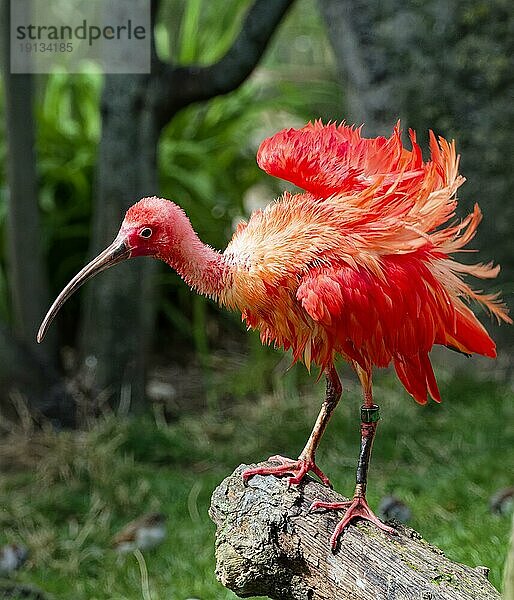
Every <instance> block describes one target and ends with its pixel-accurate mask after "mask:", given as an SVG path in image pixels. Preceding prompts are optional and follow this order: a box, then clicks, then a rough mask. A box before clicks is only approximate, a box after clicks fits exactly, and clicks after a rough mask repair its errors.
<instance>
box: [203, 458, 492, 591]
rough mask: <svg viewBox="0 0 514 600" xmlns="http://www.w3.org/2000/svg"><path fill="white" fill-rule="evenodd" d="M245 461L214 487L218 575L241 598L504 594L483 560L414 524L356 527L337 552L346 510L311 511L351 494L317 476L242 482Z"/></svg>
mask: <svg viewBox="0 0 514 600" xmlns="http://www.w3.org/2000/svg"><path fill="white" fill-rule="evenodd" d="M245 468H246V465H241V466H239V467H238V468H237V469H236V470H235V472H234V473H233V474H232V475H231V476H230V477H228V478H227V479H225V480H224V481H223V482H222V483H221V485H220V486H219V487H218V488H217V489H216V490H215V491H214V494H213V496H212V501H211V509H210V515H211V518H212V520H213V521H214V523H215V524H216V526H217V534H216V560H217V565H216V575H217V577H218V579H219V580H220V581H221V583H223V585H225V586H226V587H228V588H229V589H231V590H232V591H234V592H235V593H236V594H238V595H239V596H241V597H243V598H244V597H250V596H268V597H270V598H274V599H276V600H334V599H335V598H337V600H377V599H378V598H380V599H383V600H415V599H418V598H419V599H421V598H425V599H431V600H477V599H478V598H480V600H499V598H500V596H499V594H498V592H497V591H496V590H495V589H494V588H493V587H492V586H491V585H490V584H489V582H488V581H487V572H488V570H487V569H486V568H485V567H476V568H474V569H473V568H471V567H467V566H464V565H460V564H457V563H454V562H452V561H450V560H448V559H447V558H446V557H445V556H444V554H443V553H442V552H441V550H439V549H438V548H435V547H433V546H431V545H430V544H428V543H427V542H426V541H425V540H423V539H422V537H421V536H420V535H419V534H418V533H417V532H415V531H414V530H412V529H409V528H407V527H404V526H403V525H396V524H395V526H396V528H397V530H398V535H396V536H391V535H388V534H385V533H383V532H380V531H378V530H377V529H376V528H375V527H374V526H373V525H370V524H369V523H363V524H357V526H350V527H349V528H348V529H347V530H346V531H345V532H344V533H343V535H342V537H341V538H340V543H339V547H338V549H337V551H336V552H335V553H332V552H331V550H330V546H329V538H330V535H331V533H332V531H333V530H334V527H335V526H336V524H337V522H338V519H339V518H340V517H341V515H340V514H339V515H338V514H337V513H335V512H334V511H330V512H323V511H319V512H314V513H310V512H309V506H310V505H311V503H312V502H313V501H314V500H324V501H328V502H334V501H336V502H340V501H344V500H346V498H343V497H342V496H340V495H339V494H337V493H336V492H334V491H333V490H330V489H328V488H326V487H324V486H322V485H321V484H319V483H317V482H314V481H313V480H311V479H308V480H307V483H306V484H302V485H300V486H298V487H296V486H295V487H291V488H290V489H288V487H287V482H286V481H285V480H284V479H277V478H275V477H272V476H267V477H262V476H255V477H252V479H250V481H249V482H248V485H247V486H245V485H243V482H242V477H241V474H242V472H243V470H244V469H245Z"/></svg>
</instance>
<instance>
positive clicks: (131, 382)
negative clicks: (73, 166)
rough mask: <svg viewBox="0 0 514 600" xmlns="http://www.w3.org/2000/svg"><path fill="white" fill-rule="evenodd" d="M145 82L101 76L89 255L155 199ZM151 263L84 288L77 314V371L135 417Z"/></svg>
mask: <svg viewBox="0 0 514 600" xmlns="http://www.w3.org/2000/svg"><path fill="white" fill-rule="evenodd" d="M148 79H149V78H148V76H135V75H108V76H107V77H106V81H105V88H104V92H103V97H102V117H103V118H102V138H101V141H100V150H99V156H98V167H97V184H96V194H95V200H94V211H93V212H94V222H93V231H92V244H91V255H92V256H94V255H96V254H98V253H99V252H100V251H101V250H102V249H103V248H105V247H106V246H107V245H108V244H109V243H110V242H112V240H113V239H114V237H115V235H116V233H117V231H118V228H119V226H120V225H121V221H122V219H123V216H124V214H125V211H126V210H127V209H128V208H129V207H130V206H131V205H132V204H134V202H136V201H137V200H139V199H140V198H142V197H144V196H152V195H155V193H156V191H157V189H158V185H157V159H156V149H157V141H158V136H159V130H158V128H157V126H156V123H155V119H154V117H153V113H152V104H151V98H148V97H147V96H148V93H147V86H148ZM153 266H154V265H153V263H152V262H151V261H150V260H148V259H147V260H144V259H140V260H137V261H136V260H134V261H128V262H127V263H124V264H121V265H118V266H117V267H116V268H115V269H110V270H108V271H106V272H105V273H102V274H101V275H100V276H99V277H97V278H95V279H94V280H93V281H92V282H91V283H90V284H89V290H88V292H87V294H86V301H85V307H84V314H83V321H82V323H83V325H82V337H81V356H82V362H83V368H84V369H86V370H88V371H90V370H93V371H94V379H95V387H96V388H97V389H98V390H100V391H107V390H108V391H110V393H111V395H114V396H115V397H118V398H119V395H120V391H121V389H122V388H125V390H126V391H128V392H129V394H130V397H131V399H132V407H133V408H134V409H135V410H136V411H137V410H139V409H141V408H142V407H143V406H144V404H143V403H144V381H145V356H146V354H147V350H148V345H149V342H150V337H151V323H152V321H153V300H152V295H151V292H150V283H149V282H150V278H151V274H152V271H153Z"/></svg>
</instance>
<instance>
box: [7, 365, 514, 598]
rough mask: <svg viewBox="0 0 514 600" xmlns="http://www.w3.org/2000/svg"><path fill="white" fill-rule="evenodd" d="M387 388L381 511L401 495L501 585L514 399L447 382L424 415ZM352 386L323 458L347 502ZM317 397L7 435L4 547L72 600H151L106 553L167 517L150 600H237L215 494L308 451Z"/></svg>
mask: <svg viewBox="0 0 514 600" xmlns="http://www.w3.org/2000/svg"><path fill="white" fill-rule="evenodd" d="M311 379H312V378H311ZM377 379H378V385H377V386H376V398H377V401H378V402H379V403H380V404H381V405H382V421H381V423H380V427H379V433H378V435H377V439H376V444H375V448H374V457H373V461H372V466H371V473H370V485H369V500H370V502H371V504H372V505H374V506H376V505H377V503H378V500H379V498H380V497H381V496H382V495H385V494H389V493H394V494H395V495H396V496H398V497H399V498H401V499H402V500H403V501H404V502H406V503H407V504H408V505H409V506H410V508H411V510H412V513H413V521H412V523H411V525H412V526H413V527H414V528H415V529H417V530H418V531H420V533H421V534H422V535H423V536H424V537H425V538H426V539H427V540H428V541H429V542H431V543H434V544H436V545H438V546H439V547H440V548H441V549H442V550H443V551H444V552H445V553H446V554H447V556H449V557H450V558H451V559H453V560H457V561H462V562H464V563H467V564H469V565H472V566H473V565H483V564H485V565H488V566H490V567H491V581H492V582H493V583H494V584H495V585H496V586H499V585H500V582H501V570H502V565H503V560H504V558H505V554H506V548H507V539H508V532H509V526H510V518H509V516H508V515H504V516H496V515H492V514H491V513H490V512H489V510H488V498H489V497H490V495H491V494H492V493H493V492H495V491H496V490H497V489H499V488H502V487H505V486H507V485H509V484H511V483H512V482H511V476H512V472H513V471H514V464H513V463H512V453H511V451H510V450H511V448H512V445H513V443H514V429H513V426H512V424H513V423H514V413H513V404H512V393H511V391H510V390H509V389H507V388H505V387H501V386H499V385H496V384H494V383H492V382H490V381H477V380H469V379H465V378H456V379H454V380H449V381H446V382H445V383H443V384H442V385H441V391H442V394H443V398H444V401H443V404H442V405H440V406H439V405H435V404H430V405H428V406H426V407H420V406H418V405H416V404H415V403H414V402H412V400H410V399H408V398H407V397H406V394H405V393H404V392H403V391H401V389H400V386H399V384H398V383H397V381H395V379H393V378H392V377H383V376H382V377H378V378H377ZM440 379H443V380H444V379H445V377H444V374H443V376H442V377H440ZM344 383H345V390H346V393H345V396H344V398H343V401H342V404H341V406H340V407H339V409H338V410H337V411H336V414H335V416H334V420H333V422H332V423H331V424H330V426H329V428H328V431H327V433H326V436H325V438H324V440H323V442H322V445H321V448H320V451H319V456H318V460H319V464H320V466H321V467H322V468H323V469H324V470H325V471H326V472H327V473H328V474H329V475H330V477H331V479H332V481H333V483H334V485H335V487H336V489H338V490H341V491H342V492H343V493H346V494H350V493H351V491H352V489H353V485H354V469H355V462H356V458H357V454H358V446H359V442H358V439H359V438H358V436H359V432H358V410H359V408H358V407H359V405H360V397H359V391H358V389H357V384H356V382H355V379H354V378H352V379H351V380H349V381H345V382H344ZM308 389H309V393H308V395H307V396H305V395H300V396H299V395H298V394H290V395H288V394H286V395H283V394H274V395H270V396H265V397H261V398H258V399H255V401H254V402H253V403H251V404H248V403H244V404H243V403H236V404H232V405H231V406H230V407H226V408H224V409H223V411H221V412H219V413H217V414H216V413H213V412H210V411H207V412H204V413H201V414H195V415H188V416H183V417H182V418H181V419H180V420H179V421H177V422H175V423H173V424H170V425H164V424H160V425H158V424H156V423H155V422H154V421H153V420H151V419H149V418H143V419H137V420H136V419H132V420H125V419H123V418H119V417H114V416H113V417H107V418H105V419H103V420H101V421H100V422H98V423H96V424H95V425H94V426H93V428H92V429H91V430H89V431H85V432H77V433H75V434H70V433H65V432H62V433H52V432H50V431H48V432H43V433H39V434H38V433H35V432H33V431H29V432H27V433H25V434H23V433H20V432H18V433H12V434H11V435H7V436H5V437H4V439H3V441H2V442H1V443H0V465H5V466H7V465H8V466H9V471H8V472H5V473H2V478H1V479H0V505H1V506H2V507H3V510H2V512H1V513H0V543H5V542H6V541H19V542H21V543H24V544H26V545H28V547H29V548H30V551H31V557H30V560H29V562H28V564H27V565H26V567H25V568H23V569H22V570H21V571H19V572H18V573H17V574H16V576H15V578H16V580H19V581H23V582H31V583H33V584H37V585H40V586H41V587H42V588H44V589H46V590H47V591H49V592H52V593H54V594H55V595H56V597H58V598H61V599H62V600H66V599H68V598H70V599H71V598H73V599H74V600H82V599H83V600H86V599H88V600H90V599H92V598H95V599H98V600H101V599H104V598H105V599H108V598H114V597H115V598H124V599H127V600H128V599H132V598H133V599H134V600H135V599H136V598H141V575H140V571H139V567H138V564H137V562H136V559H135V557H134V556H132V555H128V556H127V557H126V558H125V559H123V560H122V559H119V558H117V557H116V555H115V553H114V552H113V551H112V550H111V549H110V547H109V543H110V539H111V536H112V535H113V534H114V533H115V532H116V531H117V530H118V529H119V528H120V527H121V526H122V525H123V524H124V523H126V522H127V521H128V520H130V519H133V518H135V517H137V516H139V515H140V514H141V513H143V512H145V511H150V510H160V511H163V512H165V513H166V514H167V515H168V518H169V536H168V539H167V540H166V542H165V543H164V544H163V545H162V546H160V547H159V548H157V549H156V550H154V551H152V552H145V553H144V558H145V561H146V566H147V569H148V573H149V581H150V590H151V597H152V598H153V600H159V599H162V600H164V599H166V600H184V598H188V597H196V598H202V599H203V600H210V599H214V598H216V599H223V598H226V599H229V598H235V596H234V595H233V594H231V593H229V592H227V591H225V590H224V589H223V588H222V587H221V585H220V584H218V583H217V582H216V581H215V578H214V527H213V525H212V523H211V522H210V521H209V518H208V516H207V509H208V506H209V499H210V494H211V493H212V490H213V489H214V487H215V486H216V485H217V484H218V483H219V482H220V481H221V479H222V478H223V477H225V476H226V475H227V474H228V473H229V472H230V471H231V470H232V469H233V468H235V467H236V466H237V465H238V464H239V463H241V462H247V463H251V462H255V461H258V460H262V459H264V458H266V457H267V456H268V455H270V454H275V453H277V452H279V453H282V454H285V455H289V456H296V455H297V454H298V452H299V451H300V450H301V448H302V446H303V444H304V442H305V439H306V437H307V435H308V433H309V430H310V427H311V425H312V423H313V422H314V419H315V416H316V413H317V411H318V408H319V405H320V397H321V395H322V393H323V385H322V383H320V384H319V385H318V388H317V390H316V392H315V393H314V390H313V389H312V381H311V382H310V385H309V388H308ZM235 449H237V451H236V450H235ZM17 465H22V466H23V467H24V470H23V471H19V470H18V468H17ZM28 467H30V468H29V469H28V470H27V468H28ZM362 527H366V525H362ZM327 543H328V540H327Z"/></svg>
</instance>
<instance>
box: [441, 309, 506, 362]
mask: <svg viewBox="0 0 514 600" xmlns="http://www.w3.org/2000/svg"><path fill="white" fill-rule="evenodd" d="M455 315H456V319H455V324H454V330H453V332H448V331H447V332H445V333H446V340H445V341H444V342H443V343H444V344H445V345H448V346H453V347H454V348H455V349H457V350H459V351H460V352H463V353H464V354H472V353H474V354H481V355H482V356H488V357H489V358H495V357H496V344H495V343H494V342H493V340H492V339H491V338H490V337H489V334H488V333H487V331H486V330H485V327H484V326H483V325H482V323H480V321H479V320H478V319H477V318H476V317H475V315H474V314H473V313H472V311H471V310H470V309H469V308H468V307H467V306H464V305H462V306H460V307H459V310H458V311H456V313H455Z"/></svg>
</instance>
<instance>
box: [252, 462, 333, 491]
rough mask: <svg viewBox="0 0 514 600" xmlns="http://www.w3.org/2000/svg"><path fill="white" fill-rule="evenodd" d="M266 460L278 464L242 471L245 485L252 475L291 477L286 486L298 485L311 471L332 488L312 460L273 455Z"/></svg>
mask: <svg viewBox="0 0 514 600" xmlns="http://www.w3.org/2000/svg"><path fill="white" fill-rule="evenodd" d="M268 460H269V461H271V462H278V463H279V464H278V465H277V466H274V467H255V468H253V469H246V471H243V482H244V483H246V482H247V481H248V479H250V477H253V475H275V476H276V477H280V476H281V475H291V477H289V478H288V480H287V485H288V487H289V486H290V485H298V484H299V483H300V482H301V481H302V479H303V478H304V477H305V476H306V475H307V473H308V472H309V471H312V472H313V473H314V474H315V475H317V476H318V477H319V478H320V479H321V481H322V482H323V483H324V484H325V485H327V486H328V487H332V484H331V483H330V480H329V478H328V477H327V476H326V475H325V473H323V471H322V470H321V469H320V468H319V467H318V466H317V465H316V463H315V462H314V460H313V459H309V458H306V459H305V458H299V459H298V460H292V459H290V458H286V457H284V456H280V455H275V456H270V457H269V459H268Z"/></svg>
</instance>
